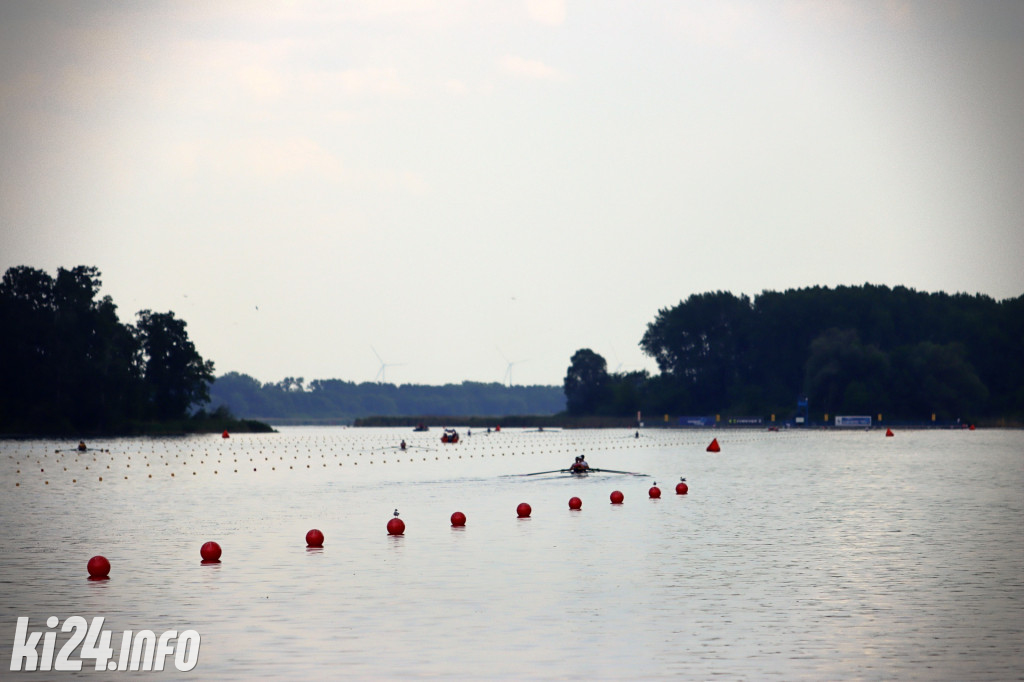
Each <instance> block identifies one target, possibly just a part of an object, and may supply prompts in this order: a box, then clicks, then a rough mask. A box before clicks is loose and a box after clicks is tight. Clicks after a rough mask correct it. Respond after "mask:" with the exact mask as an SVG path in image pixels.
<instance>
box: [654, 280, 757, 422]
mask: <svg viewBox="0 0 1024 682" xmlns="http://www.w3.org/2000/svg"><path fill="white" fill-rule="evenodd" d="M752 323H753V308H752V306H751V303H750V299H749V298H747V297H746V296H734V295H733V294H731V293H728V292H723V291H718V292H715V293H709V294H694V295H692V296H690V297H689V298H688V299H687V300H686V301H685V302H684V303H680V304H679V305H678V306H676V307H675V308H672V309H664V310H660V311H659V312H658V316H657V318H656V319H655V320H654V322H652V323H650V324H649V325H648V326H647V331H646V332H645V333H644V336H643V339H641V341H640V347H641V348H642V349H643V350H644V352H646V353H647V354H648V355H650V356H652V357H653V358H654V359H655V360H656V361H657V363H658V367H659V368H660V369H661V371H662V372H663V373H667V374H670V375H671V376H672V377H673V379H674V380H675V381H677V382H679V383H682V384H684V385H686V387H687V390H688V392H689V393H690V394H691V395H692V397H693V400H694V401H695V402H697V403H698V404H699V405H701V406H702V407H703V409H705V410H711V411H718V410H721V409H723V408H724V407H726V406H727V405H728V404H729V403H730V400H731V397H732V396H733V395H734V394H735V392H736V391H737V390H738V389H739V388H740V387H741V386H742V385H743V384H744V383H745V382H747V381H748V380H749V377H750V374H751V372H750V363H751V353H750V349H751V325H752Z"/></svg>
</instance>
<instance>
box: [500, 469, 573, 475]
mask: <svg viewBox="0 0 1024 682" xmlns="http://www.w3.org/2000/svg"><path fill="white" fill-rule="evenodd" d="M568 472H569V470H568V469H555V470H554V471H534V472H533V473H530V474H506V476H540V475H541V474H565V473H568Z"/></svg>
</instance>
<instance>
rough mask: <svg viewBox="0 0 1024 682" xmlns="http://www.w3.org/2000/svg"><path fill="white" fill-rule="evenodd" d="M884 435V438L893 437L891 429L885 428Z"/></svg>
mask: <svg viewBox="0 0 1024 682" xmlns="http://www.w3.org/2000/svg"><path fill="white" fill-rule="evenodd" d="M885 436H886V438H892V437H893V432H892V429H886V430H885Z"/></svg>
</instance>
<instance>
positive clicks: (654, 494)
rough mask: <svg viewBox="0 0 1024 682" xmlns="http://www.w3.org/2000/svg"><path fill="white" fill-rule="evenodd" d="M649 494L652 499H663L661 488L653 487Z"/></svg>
mask: <svg viewBox="0 0 1024 682" xmlns="http://www.w3.org/2000/svg"><path fill="white" fill-rule="evenodd" d="M647 494H648V495H650V496H651V499H655V500H656V499H658V498H659V497H661V488H659V487H658V486H656V485H655V486H651V489H650V490H648V491H647Z"/></svg>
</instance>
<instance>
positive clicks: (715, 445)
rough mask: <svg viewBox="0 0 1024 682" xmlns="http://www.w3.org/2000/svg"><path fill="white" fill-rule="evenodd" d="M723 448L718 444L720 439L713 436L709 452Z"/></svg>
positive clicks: (719, 450)
mask: <svg viewBox="0 0 1024 682" xmlns="http://www.w3.org/2000/svg"><path fill="white" fill-rule="evenodd" d="M721 451H722V448H721V447H719V445H718V439H717V438H712V439H711V445H709V446H708V452H721Z"/></svg>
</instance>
